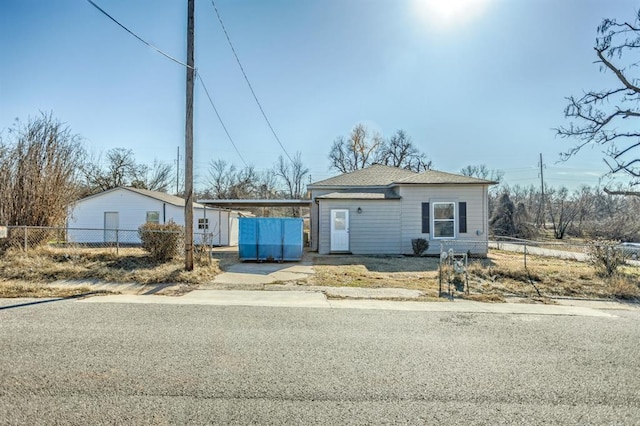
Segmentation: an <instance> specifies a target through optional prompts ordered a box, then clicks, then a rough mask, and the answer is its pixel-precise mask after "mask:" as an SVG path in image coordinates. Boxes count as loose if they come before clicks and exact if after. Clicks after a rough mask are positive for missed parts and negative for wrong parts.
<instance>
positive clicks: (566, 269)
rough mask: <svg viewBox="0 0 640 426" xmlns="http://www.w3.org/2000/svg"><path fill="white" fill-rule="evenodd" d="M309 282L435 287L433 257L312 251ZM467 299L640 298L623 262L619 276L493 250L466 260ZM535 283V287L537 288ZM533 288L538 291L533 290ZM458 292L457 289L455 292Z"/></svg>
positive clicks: (639, 273) (634, 271)
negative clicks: (613, 276)
mask: <svg viewBox="0 0 640 426" xmlns="http://www.w3.org/2000/svg"><path fill="white" fill-rule="evenodd" d="M314 270H315V276H313V277H311V278H310V279H309V280H308V284H311V285H326V286H336V285H337V286H351V287H369V288H380V287H401V288H409V289H417V290H421V291H424V292H425V294H426V295H427V296H433V295H437V293H438V287H439V282H438V259H437V258H415V257H402V256H317V257H316V258H315V259H314ZM468 278H469V287H470V291H471V294H470V295H467V296H464V297H466V298H468V299H471V300H481V301H486V302H500V301H504V298H505V297H509V296H517V297H524V298H527V299H531V300H534V299H540V300H543V299H544V298H548V297H554V296H566V297H585V298H622V299H638V298H640V270H639V268H637V267H630V266H627V267H624V268H622V272H621V274H620V275H619V276H617V277H615V278H613V279H608V278H606V277H602V276H600V275H598V274H597V273H596V272H595V271H594V269H593V268H592V267H591V266H590V265H588V264H587V263H585V262H578V261H573V260H563V259H557V258H548V257H541V256H533V255H528V256H527V268H525V267H524V261H523V255H522V254H518V253H512V252H503V251H498V250H492V251H491V252H490V254H489V256H488V257H487V258H486V259H472V260H470V262H469V266H468ZM536 289H537V290H536ZM538 291H539V292H540V293H539V294H538ZM459 295H460V296H463V295H462V293H459Z"/></svg>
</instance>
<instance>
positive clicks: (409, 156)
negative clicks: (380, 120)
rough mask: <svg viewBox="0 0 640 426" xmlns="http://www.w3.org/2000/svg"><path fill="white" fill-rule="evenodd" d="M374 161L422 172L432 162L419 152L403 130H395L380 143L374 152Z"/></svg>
mask: <svg viewBox="0 0 640 426" xmlns="http://www.w3.org/2000/svg"><path fill="white" fill-rule="evenodd" d="M376 163H379V164H384V165H386V166H393V167H400V168H402V169H407V170H413V171H414V172H423V171H425V170H429V169H430V168H431V166H432V165H433V162H432V161H431V160H429V159H428V158H427V156H426V154H424V153H422V152H420V150H418V148H416V146H415V145H414V144H413V141H412V140H411V138H410V137H409V136H407V134H406V133H405V131H404V130H396V132H395V133H394V134H393V135H392V136H391V137H390V138H389V139H388V140H386V141H384V142H383V143H382V145H380V147H379V148H378V150H377V152H376Z"/></svg>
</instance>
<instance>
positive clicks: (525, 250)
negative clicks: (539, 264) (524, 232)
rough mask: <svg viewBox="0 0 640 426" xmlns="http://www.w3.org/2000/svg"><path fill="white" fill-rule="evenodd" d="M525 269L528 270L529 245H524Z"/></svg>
mask: <svg viewBox="0 0 640 426" xmlns="http://www.w3.org/2000/svg"><path fill="white" fill-rule="evenodd" d="M524 269H527V243H524Z"/></svg>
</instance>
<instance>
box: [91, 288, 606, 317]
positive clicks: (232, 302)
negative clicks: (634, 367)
mask: <svg viewBox="0 0 640 426" xmlns="http://www.w3.org/2000/svg"><path fill="white" fill-rule="evenodd" d="M79 302H80V303H159V304H179V305H218V306H263V307H289V308H324V309H382V310H395V311H423V312H466V313H496V314H525V315H564V316H589V317H614V315H612V314H610V313H608V312H603V311H600V310H596V309H592V308H587V307H578V306H557V305H528V304H524V303H481V302H473V301H468V300H456V301H454V302H411V301H409V302H398V301H389V300H355V299H354V300H349V299H344V300H327V299H326V297H325V295H324V294H323V293H320V292H309V291H242V290H194V291H192V292H191V293H188V294H185V295H183V296H180V297H170V296H154V295H149V296H138V295H108V296H101V297H92V298H88V299H84V300H81V301H79Z"/></svg>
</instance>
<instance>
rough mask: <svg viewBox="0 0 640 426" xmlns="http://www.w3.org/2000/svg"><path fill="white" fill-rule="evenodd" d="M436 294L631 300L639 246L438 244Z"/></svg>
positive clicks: (508, 241)
mask: <svg viewBox="0 0 640 426" xmlns="http://www.w3.org/2000/svg"><path fill="white" fill-rule="evenodd" d="M438 244H439V251H440V261H439V267H438V280H439V283H440V293H441V295H443V296H453V295H454V294H457V293H465V294H467V295H468V294H469V293H472V294H473V293H484V294H487V293H491V292H497V293H500V294H503V295H512V296H523V297H531V296H533V297H536V296H542V297H545V296H550V297H552V296H570V297H574V296H576V297H580V296H585V297H594V296H595V297H612V296H613V297H627V298H628V297H637V296H635V295H638V294H640V287H639V286H640V282H638V280H637V278H636V275H637V273H635V272H633V270H634V269H635V268H637V267H640V260H638V259H639V257H640V246H637V245H635V244H618V243H612V242H606V241H601V242H597V241H596V242H590V243H587V242H566V241H564V242H560V241H531V240H522V239H515V238H505V237H503V238H495V239H492V240H491V241H461V240H442V241H440V242H439V243H438Z"/></svg>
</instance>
